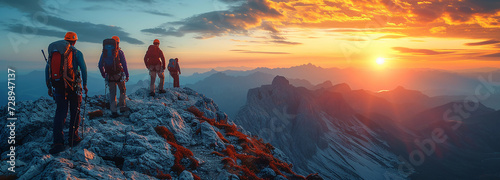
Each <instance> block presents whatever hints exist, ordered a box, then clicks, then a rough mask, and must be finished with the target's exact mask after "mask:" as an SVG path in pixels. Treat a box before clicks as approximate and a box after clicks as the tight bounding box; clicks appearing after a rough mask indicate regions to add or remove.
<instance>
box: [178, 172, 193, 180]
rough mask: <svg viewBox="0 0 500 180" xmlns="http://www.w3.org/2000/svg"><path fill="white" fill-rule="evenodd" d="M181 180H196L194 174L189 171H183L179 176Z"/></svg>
mask: <svg viewBox="0 0 500 180" xmlns="http://www.w3.org/2000/svg"><path fill="white" fill-rule="evenodd" d="M179 180H194V177H193V174H191V172H189V171H186V170H184V171H182V173H181V174H180V175H179Z"/></svg>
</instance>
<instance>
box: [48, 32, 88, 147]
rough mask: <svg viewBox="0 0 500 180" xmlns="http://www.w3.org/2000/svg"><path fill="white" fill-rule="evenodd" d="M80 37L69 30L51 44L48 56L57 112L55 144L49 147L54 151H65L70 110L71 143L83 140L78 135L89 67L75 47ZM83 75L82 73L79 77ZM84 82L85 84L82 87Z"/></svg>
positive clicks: (50, 88)
mask: <svg viewBox="0 0 500 180" xmlns="http://www.w3.org/2000/svg"><path fill="white" fill-rule="evenodd" d="M77 40H78V36H77V34H76V33H75V32H67V33H66V35H65V36H64V40H60V41H56V42H53V43H51V44H50V45H49V48H48V50H49V51H48V52H49V59H48V61H47V65H46V67H45V81H46V84H47V88H48V89H49V92H48V94H49V96H51V97H53V98H54V100H55V102H56V104H57V108H56V112H55V116H54V124H53V137H54V144H53V145H52V148H51V149H50V150H49V153H51V154H57V153H59V152H61V151H64V149H65V146H64V132H63V127H64V122H65V121H66V116H67V113H68V106H69V110H70V127H69V138H68V141H69V145H70V146H76V145H77V144H78V143H80V142H81V141H82V139H81V138H80V137H79V136H78V127H79V125H80V104H81V102H82V88H83V90H85V94H87V92H88V89H87V66H86V64H85V60H84V59H83V54H82V52H80V51H79V50H78V49H76V48H75V46H74V45H75V43H76V41H77ZM80 74H81V76H80ZM82 82H83V87H82Z"/></svg>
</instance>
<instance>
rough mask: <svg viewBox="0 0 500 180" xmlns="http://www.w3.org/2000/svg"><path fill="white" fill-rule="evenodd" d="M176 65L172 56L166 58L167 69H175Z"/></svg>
mask: <svg viewBox="0 0 500 180" xmlns="http://www.w3.org/2000/svg"><path fill="white" fill-rule="evenodd" d="M176 65H177V61H176V60H175V59H174V58H170V60H168V66H167V69H168V71H175V70H176Z"/></svg>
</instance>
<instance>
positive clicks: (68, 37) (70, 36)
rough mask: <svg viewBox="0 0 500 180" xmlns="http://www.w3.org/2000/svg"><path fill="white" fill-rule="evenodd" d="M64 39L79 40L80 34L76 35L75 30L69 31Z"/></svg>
mask: <svg viewBox="0 0 500 180" xmlns="http://www.w3.org/2000/svg"><path fill="white" fill-rule="evenodd" d="M64 40H66V41H76V40H78V36H77V35H76V33H75V32H72V31H69V32H67V33H66V35H65V36H64Z"/></svg>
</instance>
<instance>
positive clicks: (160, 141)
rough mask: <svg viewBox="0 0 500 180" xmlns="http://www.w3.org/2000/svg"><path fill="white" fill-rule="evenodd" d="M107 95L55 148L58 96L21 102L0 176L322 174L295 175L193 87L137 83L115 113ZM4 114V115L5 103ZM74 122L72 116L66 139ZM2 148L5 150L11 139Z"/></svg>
mask: <svg viewBox="0 0 500 180" xmlns="http://www.w3.org/2000/svg"><path fill="white" fill-rule="evenodd" d="M104 102H105V101H104V97H102V96H92V97H88V101H87V103H86V112H87V113H86V114H88V112H99V111H102V112H103V113H94V115H93V116H92V118H89V117H88V116H86V118H85V121H84V122H83V126H80V133H81V132H83V141H82V142H81V143H80V144H78V145H77V146H75V147H73V148H70V147H68V145H66V147H67V148H66V150H65V151H63V152H61V153H59V154H57V155H51V154H49V149H50V148H51V144H52V140H53V137H52V123H53V118H54V112H55V108H56V104H55V102H54V101H53V100H52V99H49V98H40V99H38V100H36V101H20V102H18V104H17V112H18V113H17V117H18V120H17V121H16V131H15V132H16V134H15V140H16V144H15V148H16V149H15V154H16V156H15V158H16V159H15V162H16V167H15V173H11V172H10V171H7V169H8V166H9V165H8V164H7V163H2V164H1V165H0V166H1V168H0V179H3V178H18V179H182V180H189V179H220V180H225V179H321V177H319V176H318V175H315V174H311V175H309V176H307V178H306V177H304V176H301V175H299V174H296V173H295V172H294V171H292V166H293V165H292V164H290V162H289V161H287V159H288V158H287V157H286V156H285V155H284V153H282V151H280V150H279V149H277V148H275V147H273V146H272V145H271V144H269V143H265V142H264V141H263V140H262V139H260V138H258V137H256V136H253V137H250V136H248V135H247V134H246V133H244V132H242V131H243V130H241V128H240V127H238V126H237V125H236V124H234V123H233V122H232V121H231V120H230V119H229V118H228V116H227V115H226V114H225V113H224V112H221V111H220V110H219V108H218V106H217V104H215V103H214V101H213V100H212V99H210V98H208V97H205V96H204V95H202V94H199V93H197V92H195V91H194V90H191V89H189V88H183V89H181V88H174V89H167V93H164V94H159V95H157V96H156V97H149V96H148V90H146V89H139V90H137V91H136V92H135V93H133V94H131V95H130V96H129V97H128V100H127V106H128V107H129V108H130V110H129V111H127V112H123V113H121V116H119V117H117V118H111V117H110V114H111V113H110V111H109V110H107V109H106V104H105V103H104ZM83 106H84V105H83V104H82V112H83ZM0 114H1V115H2V119H6V118H7V117H6V114H7V113H6V108H2V109H1V113H0ZM95 114H97V115H95ZM6 123H7V121H1V122H0V125H1V126H2V127H6V126H7V124H6ZM68 127H69V117H68V120H67V121H66V127H65V128H64V132H65V134H66V137H65V139H67V134H68V132H67V131H68ZM1 131H2V132H1V133H0V136H1V137H0V139H7V138H8V137H6V136H8V134H9V132H8V131H9V129H8V128H2V130H1ZM66 142H67V141H66ZM0 148H1V152H2V157H7V154H8V153H9V152H10V149H9V148H10V145H9V144H7V143H1V145H0Z"/></svg>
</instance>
